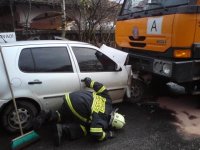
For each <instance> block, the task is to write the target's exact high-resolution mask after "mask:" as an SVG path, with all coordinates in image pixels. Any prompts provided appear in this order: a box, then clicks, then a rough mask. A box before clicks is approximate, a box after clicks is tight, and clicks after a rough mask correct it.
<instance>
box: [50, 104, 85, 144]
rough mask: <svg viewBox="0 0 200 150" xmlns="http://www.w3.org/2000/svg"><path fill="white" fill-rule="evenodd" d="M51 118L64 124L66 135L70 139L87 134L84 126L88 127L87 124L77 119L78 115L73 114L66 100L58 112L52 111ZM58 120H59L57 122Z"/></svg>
mask: <svg viewBox="0 0 200 150" xmlns="http://www.w3.org/2000/svg"><path fill="white" fill-rule="evenodd" d="M58 113H59V114H58ZM51 120H52V122H54V123H59V124H61V125H62V129H63V130H62V131H63V134H64V135H66V136H67V137H68V138H69V139H70V140H75V139H79V138H81V137H83V136H84V135H85V133H84V131H83V127H84V128H85V129H86V126H85V125H81V124H80V123H79V122H78V121H77V120H76V117H75V116H74V115H73V113H72V112H71V110H70V108H69V107H68V105H67V103H66V102H64V103H63V104H62V106H61V108H60V109H59V110H58V112H52V113H51ZM58 120H59V122H57V121H58ZM81 126H82V127H81ZM86 130H87V129H86ZM86 130H85V131H86Z"/></svg>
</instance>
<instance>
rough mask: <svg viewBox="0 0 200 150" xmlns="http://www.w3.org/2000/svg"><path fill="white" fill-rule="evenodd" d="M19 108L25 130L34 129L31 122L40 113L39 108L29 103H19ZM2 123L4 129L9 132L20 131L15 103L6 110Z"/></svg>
mask: <svg viewBox="0 0 200 150" xmlns="http://www.w3.org/2000/svg"><path fill="white" fill-rule="evenodd" d="M17 107H18V112H19V117H20V120H21V124H22V128H23V130H30V128H31V127H32V125H31V123H30V121H31V120H32V119H33V118H34V117H35V116H36V114H37V113H38V110H37V108H36V107H35V106H34V105H33V104H32V103H30V102H27V101H17ZM2 123H3V127H4V128H5V129H6V130H7V131H9V132H17V131H19V121H18V119H17V115H16V112H15V109H14V105H13V103H10V104H9V105H8V106H7V107H6V108H5V109H4V112H3V116H2Z"/></svg>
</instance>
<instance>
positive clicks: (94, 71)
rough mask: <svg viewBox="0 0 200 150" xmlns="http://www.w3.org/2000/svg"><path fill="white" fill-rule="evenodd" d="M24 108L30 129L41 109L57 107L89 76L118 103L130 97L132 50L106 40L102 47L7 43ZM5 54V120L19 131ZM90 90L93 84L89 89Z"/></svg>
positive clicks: (1, 77) (0, 101)
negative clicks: (129, 52)
mask: <svg viewBox="0 0 200 150" xmlns="http://www.w3.org/2000/svg"><path fill="white" fill-rule="evenodd" d="M1 52H2V54H3V56H4V59H5V64H6V67H7V70H8V73H9V77H10V81H11V85H12V89H13V93H14V97H15V99H16V101H17V106H18V112H19V116H20V119H21V122H22V127H23V128H24V129H30V128H31V124H30V123H29V122H30V120H31V119H32V118H33V117H34V116H35V115H37V113H38V112H39V111H40V110H49V109H53V110H56V109H58V107H59V106H60V105H61V104H62V102H63V96H64V93H66V92H72V91H77V90H83V89H84V90H85V85H84V83H83V82H81V80H82V79H84V78H85V77H90V78H91V79H92V80H95V81H98V82H101V83H103V84H104V85H105V86H106V87H107V89H108V91H109V93H110V95H111V98H112V100H113V103H116V102H121V101H123V98H124V95H127V96H128V97H130V95H131V94H130V89H131V79H132V77H131V66H126V65H125V61H126V59H127V53H124V52H121V51H118V50H115V49H113V48H110V47H107V46H105V45H103V46H102V47H101V48H100V49H99V48H97V47H95V46H93V45H90V44H87V43H82V42H75V41H60V40H51V41H50V40H46V41H45V40H44V41H21V42H13V43H5V44H1ZM4 67H5V66H4V64H3V61H2V57H0V84H1V87H0V108H1V121H2V125H3V126H4V127H5V128H6V129H7V130H8V131H11V132H15V131H17V130H18V120H17V116H16V112H15V110H14V106H13V102H12V95H11V91H10V90H9V85H8V80H7V77H6V73H5V68H4ZM86 90H89V89H86Z"/></svg>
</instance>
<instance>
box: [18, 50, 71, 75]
mask: <svg viewBox="0 0 200 150" xmlns="http://www.w3.org/2000/svg"><path fill="white" fill-rule="evenodd" d="M19 68H20V70H21V71H23V72H73V69H72V64H71V61H70V57H69V54H68V52H67V49H66V48H65V47H42V48H29V49H23V50H22V51H21V54H20V57H19Z"/></svg>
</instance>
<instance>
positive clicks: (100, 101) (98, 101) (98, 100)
mask: <svg viewBox="0 0 200 150" xmlns="http://www.w3.org/2000/svg"><path fill="white" fill-rule="evenodd" d="M105 106H106V99H105V98H103V97H101V96H99V95H96V93H94V92H93V102H92V107H91V110H92V113H93V112H96V113H99V112H101V113H105Z"/></svg>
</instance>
